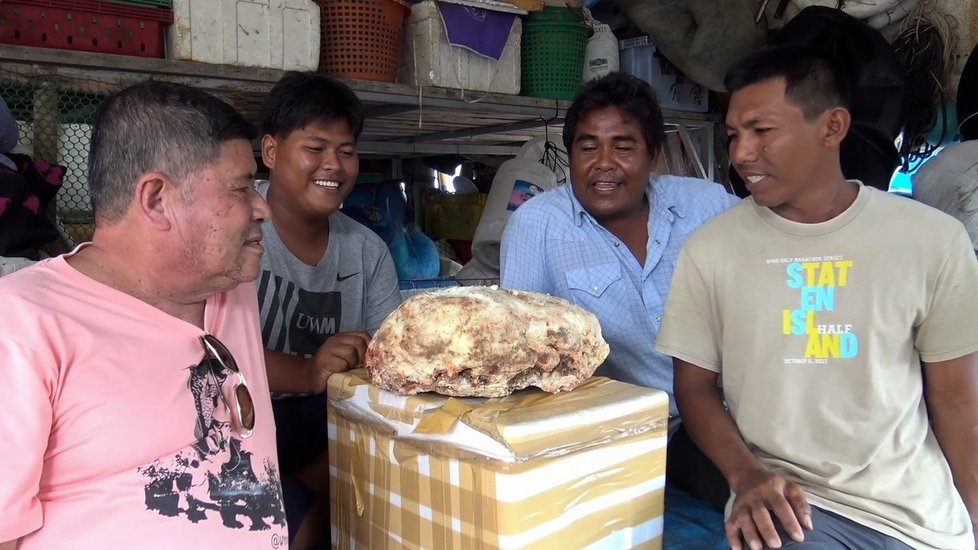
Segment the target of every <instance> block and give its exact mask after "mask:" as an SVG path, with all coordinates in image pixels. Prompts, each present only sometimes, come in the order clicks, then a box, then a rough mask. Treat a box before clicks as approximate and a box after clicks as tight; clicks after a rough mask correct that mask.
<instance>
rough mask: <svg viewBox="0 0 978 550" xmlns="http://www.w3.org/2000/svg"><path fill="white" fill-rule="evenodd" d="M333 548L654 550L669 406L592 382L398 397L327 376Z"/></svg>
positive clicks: (628, 388)
mask: <svg viewBox="0 0 978 550" xmlns="http://www.w3.org/2000/svg"><path fill="white" fill-rule="evenodd" d="M327 395H328V398H329V404H328V407H327V422H328V430H327V431H328V433H329V473H330V482H329V490H330V501H331V505H330V519H331V523H332V543H333V546H332V547H333V548H335V549H338V550H352V549H359V548H368V549H370V550H385V549H389V550H394V549H396V550H421V549H432V550H468V549H470V548H471V549H479V550H503V549H510V550H516V549H520V550H567V549H568V548H588V549H590V550H622V549H626V548H642V549H648V550H661V548H662V534H663V505H664V501H663V497H664V494H665V488H664V485H665V466H666V430H667V426H668V415H669V398H668V396H667V395H666V394H665V393H664V392H661V391H659V390H654V389H649V388H642V387H639V386H634V385H631V384H626V383H623V382H617V381H614V380H609V379H607V378H602V377H593V378H591V379H589V380H587V381H585V382H584V383H583V384H582V385H580V386H578V387H577V388H575V389H574V390H572V391H570V392H566V393H559V394H555V395H550V394H547V393H544V392H542V391H539V390H534V389H526V390H520V391H518V392H516V393H514V394H513V395H510V396H508V397H501V398H494V399H483V398H454V397H445V396H441V395H436V394H431V393H426V394H419V395H415V396H401V395H396V394H394V393H391V392H388V391H385V390H382V389H380V388H378V387H376V386H374V385H372V384H371V383H370V381H369V378H368V377H367V374H366V372H365V371H364V370H363V369H358V370H354V371H349V372H346V373H337V374H334V375H332V376H330V377H329V387H328V389H327Z"/></svg>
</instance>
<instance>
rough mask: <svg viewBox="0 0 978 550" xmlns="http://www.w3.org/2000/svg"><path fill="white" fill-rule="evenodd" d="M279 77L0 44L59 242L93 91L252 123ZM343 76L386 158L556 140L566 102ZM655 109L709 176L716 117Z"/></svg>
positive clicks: (77, 211)
mask: <svg viewBox="0 0 978 550" xmlns="http://www.w3.org/2000/svg"><path fill="white" fill-rule="evenodd" d="M283 74H284V72H283V71H282V70H279V69H265V68H256V67H245V66H235V65H217V64H210V63H202V62H198V61H183V60H174V59H158V58H149V57H135V56H125V55H113V54H103V53H94V52H84V51H67V50H57V49H49V48H36V47H28V46H14V45H7V44H0V94H2V95H3V97H4V99H5V100H6V101H7V103H8V105H9V106H10V107H11V109H12V110H13V112H14V114H15V117H16V118H17V119H18V121H19V123H20V126H21V141H22V143H23V144H24V145H25V146H26V147H27V148H28V150H30V151H31V152H32V154H33V155H34V156H35V157H36V158H44V159H46V160H53V161H55V162H58V163H60V164H64V165H66V166H67V167H68V168H69V172H68V176H67V178H66V182H65V185H64V189H63V190H62V192H61V193H59V196H58V199H57V213H58V220H59V222H60V223H59V225H60V226H61V227H60V229H61V230H62V231H63V234H62V237H63V240H65V242H66V243H67V244H68V245H69V246H70V245H71V244H74V243H75V242H76V241H78V240H79V236H78V235H77V234H72V230H75V232H76V233H77V232H80V233H81V234H82V235H84V234H85V232H87V231H90V227H87V224H90V223H91V221H92V219H91V218H92V217H91V211H90V207H89V200H88V189H87V180H86V174H87V169H88V167H87V154H88V142H89V135H90V132H91V128H90V120H91V117H92V115H93V113H94V110H95V107H96V106H97V104H98V102H99V101H100V100H101V98H102V97H104V96H105V95H107V94H109V93H111V92H112V91H114V90H117V89H119V88H121V87H124V86H126V85H128V84H132V83H135V82H137V81H140V80H144V79H149V78H152V79H156V80H166V81H171V82H180V83H183V84H188V85H191V86H194V87H198V88H201V89H204V90H208V91H210V92H212V93H214V94H216V95H218V96H220V97H222V98H224V99H226V100H227V101H228V102H230V103H231V104H233V105H234V106H235V107H236V108H238V109H239V110H241V111H242V112H243V113H244V114H245V115H246V116H247V117H248V118H249V119H250V120H252V121H255V122H256V123H257V122H258V121H259V119H260V109H261V105H262V103H263V101H264V99H265V96H266V94H267V93H268V91H269V90H270V89H271V87H272V86H273V85H274V83H275V82H276V81H278V79H279V78H280V77H281V76H282V75H283ZM344 81H345V82H346V83H347V84H349V85H350V87H351V88H352V89H353V90H354V91H355V92H356V93H357V95H358V96H359V97H360V99H361V100H362V101H363V102H364V105H365V108H366V123H365V127H364V133H363V135H362V137H361V142H360V144H359V148H360V152H361V154H362V155H364V156H380V157H385V158H392V159H404V158H410V157H421V156H428V155H448V154H455V155H463V156H466V155H486V156H513V155H515V154H516V153H517V151H518V150H519V149H520V147H521V146H522V145H523V144H524V143H525V142H527V141H528V140H530V139H532V138H534V137H537V136H543V135H547V136H549V138H550V139H552V140H554V141H556V142H559V134H560V130H561V127H562V124H563V117H564V113H565V112H566V109H567V108H568V107H569V105H570V102H569V101H565V100H554V99H541V98H534V97H525V96H519V95H511V94H497V93H484V92H470V91H461V90H458V89H449V88H439V87H425V86H409V85H405V84H396V83H385V82H374V81H363V80H344ZM664 115H665V119H666V121H667V128H668V131H669V133H670V135H672V136H675V137H678V138H680V141H681V142H682V143H683V144H685V145H684V146H683V147H684V149H685V152H686V154H687V158H688V159H691V162H692V164H693V169H694V172H695V173H696V174H698V175H701V176H702V177H706V178H709V179H715V178H716V176H717V162H716V160H715V159H717V154H716V152H717V151H718V149H717V147H716V144H718V143H722V140H723V137H722V135H721V133H722V128H721V127H720V124H719V117H718V116H717V115H715V114H712V113H694V112H682V111H664ZM689 144H692V147H690V146H689ZM719 152H720V153H721V154H722V148H720V150H719ZM79 228H80V229H79Z"/></svg>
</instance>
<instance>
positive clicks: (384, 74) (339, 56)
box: [316, 0, 411, 82]
mask: <svg viewBox="0 0 978 550" xmlns="http://www.w3.org/2000/svg"><path fill="white" fill-rule="evenodd" d="M316 4H318V5H319V12H320V20H321V24H320V48H319V71H320V72H324V73H328V74H332V75H336V76H339V77H345V78H354V79H360V80H379V81H381V82H394V80H395V79H396V78H397V66H398V64H399V63H400V61H401V41H402V36H403V31H404V18H405V17H407V15H408V14H409V13H411V6H410V5H408V4H407V3H406V2H403V1H401V0H316Z"/></svg>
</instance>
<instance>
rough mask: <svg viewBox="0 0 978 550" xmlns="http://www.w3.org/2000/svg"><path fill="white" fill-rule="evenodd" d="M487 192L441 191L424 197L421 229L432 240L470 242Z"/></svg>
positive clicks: (427, 193) (483, 206) (480, 217)
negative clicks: (422, 226)
mask: <svg viewBox="0 0 978 550" xmlns="http://www.w3.org/2000/svg"><path fill="white" fill-rule="evenodd" d="M488 196H489V195H488V194H486V193H442V192H440V191H434V190H432V191H428V192H426V193H425V196H424V232H425V235H428V236H429V237H431V238H432V239H436V240H437V239H455V240H461V241H471V240H472V237H474V236H475V230H476V228H477V227H479V220H480V219H482V210H483V209H484V208H485V206H486V199H487V198H488Z"/></svg>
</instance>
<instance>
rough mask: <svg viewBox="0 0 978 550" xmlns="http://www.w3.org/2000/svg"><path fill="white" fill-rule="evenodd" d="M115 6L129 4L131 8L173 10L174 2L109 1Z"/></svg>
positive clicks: (151, 0) (170, 0)
mask: <svg viewBox="0 0 978 550" xmlns="http://www.w3.org/2000/svg"><path fill="white" fill-rule="evenodd" d="M107 1H108V2H111V3H113V4H129V5H130V6H143V7H145V8H166V9H168V10H172V9H173V0H107Z"/></svg>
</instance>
